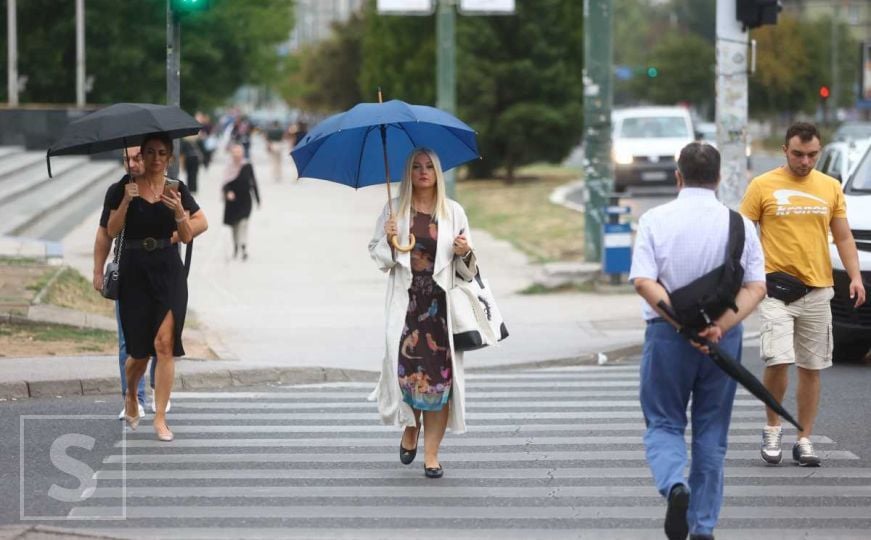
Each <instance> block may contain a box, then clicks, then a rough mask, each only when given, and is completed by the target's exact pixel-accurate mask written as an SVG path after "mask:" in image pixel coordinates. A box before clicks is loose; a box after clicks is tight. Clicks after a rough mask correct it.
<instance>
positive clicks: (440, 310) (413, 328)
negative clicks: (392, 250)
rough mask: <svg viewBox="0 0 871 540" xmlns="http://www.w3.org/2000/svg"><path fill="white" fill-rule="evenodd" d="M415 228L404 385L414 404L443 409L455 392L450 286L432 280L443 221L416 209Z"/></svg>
mask: <svg viewBox="0 0 871 540" xmlns="http://www.w3.org/2000/svg"><path fill="white" fill-rule="evenodd" d="M411 232H412V234H414V237H415V239H416V243H415V245H414V249H413V250H412V251H411V271H412V281H411V288H410V289H408V310H407V311H406V314H405V327H404V328H403V329H402V338H401V339H400V343H399V387H400V388H401V390H402V398H403V400H404V401H405V402H406V403H407V404H408V405H410V406H411V407H412V408H414V409H418V410H424V411H439V410H441V409H442V407H443V406H444V405H445V403H447V401H448V399H449V398H450V395H451V381H452V377H451V348H450V343H449V341H448V322H447V320H448V318H447V300H446V298H445V291H443V290H442V288H441V287H439V286H438V285H437V284H436V282H435V280H434V279H433V277H432V276H433V269H434V267H435V256H436V244H437V242H438V224H437V223H436V222H435V221H433V220H432V216H430V215H427V214H424V213H422V212H417V213H415V214H414V215H413V217H412V224H411Z"/></svg>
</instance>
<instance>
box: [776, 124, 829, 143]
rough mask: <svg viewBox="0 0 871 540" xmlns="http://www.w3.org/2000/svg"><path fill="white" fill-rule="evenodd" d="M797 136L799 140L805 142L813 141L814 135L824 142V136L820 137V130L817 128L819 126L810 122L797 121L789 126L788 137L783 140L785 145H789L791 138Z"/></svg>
mask: <svg viewBox="0 0 871 540" xmlns="http://www.w3.org/2000/svg"><path fill="white" fill-rule="evenodd" d="M796 136H797V137H798V140H800V141H801V142H804V143H806V142H810V141H812V140H813V138H814V137H816V138H817V140H818V141H820V142H821V143H822V142H823V138H822V137H820V132H819V131H818V130H817V126H815V125H813V124H811V123H810V122H796V123H794V124H793V125H791V126H789V129H787V130H786V138H785V139H784V140H783V145H784V146H789V140H790V139H792V138H793V137H796Z"/></svg>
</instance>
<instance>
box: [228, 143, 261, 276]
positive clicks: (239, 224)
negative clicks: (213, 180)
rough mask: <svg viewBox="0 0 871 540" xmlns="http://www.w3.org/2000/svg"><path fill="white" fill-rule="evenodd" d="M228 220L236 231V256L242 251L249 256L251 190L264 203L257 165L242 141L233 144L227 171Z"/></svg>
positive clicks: (244, 256)
mask: <svg viewBox="0 0 871 540" xmlns="http://www.w3.org/2000/svg"><path fill="white" fill-rule="evenodd" d="M222 192H223V194H224V224H225V225H229V226H230V228H231V229H232V231H233V258H234V259H235V258H236V257H237V256H238V255H239V253H240V252H241V254H242V260H243V261H245V260H248V219H249V218H250V217H251V207H252V206H253V201H252V200H251V194H252V193H253V194H254V198H255V199H257V207H258V208H259V207H260V191H259V190H258V189H257V179H256V178H255V177H254V167H252V166H251V163H249V162H248V160H247V159H246V158H245V151H244V149H243V148H242V146H241V145H238V144H233V145H230V162H229V163H227V169H226V170H225V171H224V186H223V188H222Z"/></svg>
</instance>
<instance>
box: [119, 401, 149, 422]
mask: <svg viewBox="0 0 871 540" xmlns="http://www.w3.org/2000/svg"><path fill="white" fill-rule="evenodd" d="M126 415H127V407H126V406H125V407H121V412H119V413H118V420H124V417H125V416H126ZM139 416H140V417H142V416H145V407H143V406H142V404H141V403H140V404H139Z"/></svg>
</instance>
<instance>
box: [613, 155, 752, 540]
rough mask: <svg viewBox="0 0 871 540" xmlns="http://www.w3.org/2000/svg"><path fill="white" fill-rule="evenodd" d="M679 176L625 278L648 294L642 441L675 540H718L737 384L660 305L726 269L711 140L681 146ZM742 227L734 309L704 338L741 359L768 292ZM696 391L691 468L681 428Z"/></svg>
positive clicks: (725, 214) (747, 225) (641, 232)
mask: <svg viewBox="0 0 871 540" xmlns="http://www.w3.org/2000/svg"><path fill="white" fill-rule="evenodd" d="M677 165H678V169H677V171H676V172H675V177H676V178H677V185H678V189H679V190H680V192H679V194H678V197H677V199H675V200H674V201H671V202H669V203H667V204H664V205H662V206H659V207H657V208H654V209H652V210H650V211H648V212H647V213H645V214H644V215H643V216H642V217H641V219H640V220H639V223H638V234H637V236H636V239H635V249H634V252H633V256H632V269H631V271H630V275H629V279H630V280H631V281H632V283H633V284H634V286H635V290H636V291H637V292H638V294H640V295H641V296H642V298H644V300H645V301H646V303H645V304H644V305H643V314H644V318H645V320H646V321H647V331H646V334H645V339H644V350H643V353H642V359H641V393H640V398H641V408H642V411H643V412H644V419H645V423H646V424H647V431H646V433H645V435H644V445H645V450H646V455H647V461H648V464H649V465H650V469H651V472H652V473H653V478H654V481H655V483H656V487H657V489H658V490H659V492H660V493H661V494H662V496H663V497H666V498H667V500H668V509H667V510H666V518H665V533H666V536H668V538H669V539H677V538H680V539H685V538H686V536H687V534H688V533H692V534H691V536H690V538H692V539H699V540H702V539H706V538H713V530H714V527H715V526H716V524H717V519H718V517H719V513H720V506H721V505H722V502H723V465H724V462H725V458H726V446H727V435H728V432H729V421H730V419H731V416H732V401H733V399H734V397H735V389H736V383H735V381H734V380H732V379H731V378H729V376H728V375H726V374H725V373H724V372H723V371H722V370H720V369H719V368H718V367H717V366H716V365H715V364H714V363H713V361H712V360H711V359H710V358H709V357H708V356H707V355H706V354H705V353H704V352H703V351H702V350H700V349H699V348H698V347H697V346H693V345H691V344H690V343H689V341H687V340H686V339H685V338H684V337H683V336H681V335H679V334H678V333H677V332H675V329H674V328H673V327H672V326H671V324H669V323H668V322H667V321H666V320H665V319H664V318H663V317H664V314H663V313H661V312H659V310H658V308H656V306H657V304H658V303H659V302H660V301H664V302H665V303H666V304H669V305H670V304H671V302H670V301H669V292H672V291H675V290H677V289H679V288H681V287H684V286H685V285H688V284H689V283H690V282H692V281H694V280H695V279H697V278H699V277H701V276H703V275H704V274H706V273H708V272H710V271H712V270H714V269H715V268H717V267H719V266H721V265H723V264H724V263H725V262H726V261H725V259H726V246H727V243H728V238H729V219H730V212H729V209H728V208H727V207H726V206H724V205H723V204H722V203H720V202H719V201H718V200H717V198H716V189H717V184H718V183H719V180H720V172H719V171H720V154H719V152H717V150H716V149H715V148H713V147H712V146H710V145H707V144H699V143H690V144H688V145H687V146H686V147H684V148H683V150H681V153H680V158H679V159H678V163H677ZM741 219H742V222H743V225H744V249H743V252H742V254H741V266H742V268H743V269H744V277H743V280H742V284H741V288H740V289H739V292H738V294H737V296H736V297H735V305H736V306H737V307H738V310H737V312H736V311H733V310H726V312H725V313H724V314H723V315H722V316H720V317H719V318H717V319H716V320H715V321H713V324H712V325H711V326H709V327H707V328H705V329H704V330H702V331H701V332H700V333H699V335H701V336H703V337H705V338H707V339H708V340H710V341H712V342H717V343H719V345H720V348H721V349H722V350H723V351H724V352H726V353H728V354H729V355H731V356H732V357H734V358H736V359H737V360H738V361H740V359H741V339H742V333H743V327H742V325H741V320H742V319H744V318H745V317H746V316H747V315H748V314H750V313H751V312H752V311H753V309H754V308H755V307H756V305H757V304H758V303H759V302H760V301H761V300H762V298H763V297H764V296H765V268H764V259H763V254H762V248H761V246H760V244H759V239H758V237H757V235H756V231H755V228H754V227H753V224H752V223H751V222H750V221H749V220H748V219H746V218H741ZM691 395H692V437H693V438H692V462H691V464H690V474H689V480H688V481H687V480H686V479H685V478H684V469H685V467H686V465H687V461H688V457H687V452H686V444H685V442H684V432H685V430H686V425H687V417H686V412H687V404H688V403H689V401H690V396H691Z"/></svg>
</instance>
